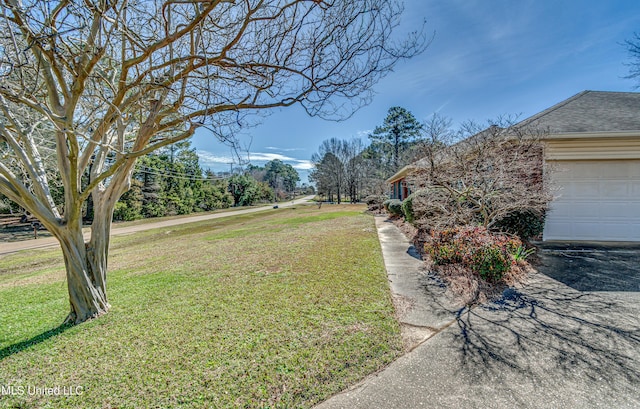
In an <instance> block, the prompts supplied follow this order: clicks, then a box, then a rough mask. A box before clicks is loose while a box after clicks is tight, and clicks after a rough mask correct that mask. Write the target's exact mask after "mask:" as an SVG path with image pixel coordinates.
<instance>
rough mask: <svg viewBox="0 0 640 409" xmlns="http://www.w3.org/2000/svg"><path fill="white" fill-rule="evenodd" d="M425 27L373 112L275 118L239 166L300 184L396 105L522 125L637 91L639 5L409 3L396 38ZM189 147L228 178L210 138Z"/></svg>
mask: <svg viewBox="0 0 640 409" xmlns="http://www.w3.org/2000/svg"><path fill="white" fill-rule="evenodd" d="M423 20H426V30H427V31H428V32H431V33H433V32H435V37H434V40H433V42H432V44H431V45H430V46H429V48H428V49H427V50H426V51H425V52H424V53H423V54H421V55H419V56H417V57H414V58H413V59H411V60H408V61H401V62H400V63H399V64H398V65H397V66H396V69H395V70H394V72H393V73H391V74H390V75H388V76H387V77H386V78H385V79H383V80H382V81H381V82H379V83H378V84H377V85H376V86H375V88H374V89H375V91H376V96H375V98H374V100H373V102H372V103H371V104H370V105H368V106H365V107H363V108H361V109H360V110H359V111H358V112H357V113H356V114H355V115H353V116H352V117H351V118H350V119H348V120H346V121H343V122H333V121H326V120H322V119H319V118H311V117H309V116H308V115H306V114H305V113H304V111H303V110H302V109H300V108H298V107H291V108H287V109H283V110H276V111H273V112H272V113H271V114H270V115H269V116H267V117H266V118H261V119H260V123H259V124H258V125H256V126H254V127H252V128H248V129H247V130H246V131H244V132H243V133H242V134H240V135H239V138H240V141H241V143H242V145H243V148H244V153H241V154H242V156H243V158H245V159H246V158H247V157H249V158H250V159H251V162H252V163H254V164H257V165H263V164H264V163H265V162H266V161H268V160H271V159H281V160H283V161H284V162H286V163H289V164H291V165H292V166H294V167H295V168H296V169H298V171H299V173H300V175H301V177H302V179H303V181H306V177H307V175H308V171H309V169H310V168H311V164H310V161H309V160H310V159H311V155H312V154H313V153H314V152H316V151H317V149H318V146H319V145H320V143H321V142H322V141H323V140H325V139H329V138H332V137H337V138H340V139H349V138H357V137H359V138H362V139H363V141H365V142H367V135H368V134H369V132H370V131H371V130H373V129H374V128H375V127H376V126H377V125H380V124H381V123H382V121H383V119H384V117H385V116H386V113H387V110H388V109H389V108H390V107H392V106H402V107H404V108H406V109H408V110H409V111H411V112H412V113H413V114H414V116H415V117H416V118H418V119H419V120H425V119H427V118H428V117H429V116H430V115H432V114H433V113H434V112H438V113H440V114H442V115H444V116H447V117H450V118H452V119H453V121H454V124H457V123H460V122H463V121H466V120H474V121H476V122H481V123H482V122H485V121H487V120H490V119H492V118H496V117H498V116H500V115H520V117H521V118H526V117H528V116H531V115H533V114H535V113H537V112H540V111H542V110H543V109H545V108H548V107H550V106H552V105H554V104H556V103H558V102H560V101H562V100H564V99H566V98H569V97H570V96H572V95H574V94H577V93H578V92H581V91H584V90H587V89H588V90H597V91H634V85H635V83H634V82H633V81H631V80H628V79H625V78H624V76H625V75H627V73H628V68H627V67H625V65H624V63H627V62H629V56H628V53H627V50H626V49H625V47H624V46H623V45H622V43H623V42H624V40H625V39H629V38H631V37H632V36H633V33H634V32H640V1H638V0H630V1H622V0H607V1H602V0H600V1H586V0H583V1H580V0H535V1H528V0H446V1H443V0H440V1H431V0H406V1H405V13H404V15H403V20H402V23H401V26H400V27H399V30H400V32H402V31H411V30H413V29H415V28H416V27H419V26H420V25H421V23H422V21H423ZM192 142H193V145H194V146H195V147H196V149H197V151H198V154H199V156H200V160H201V164H202V166H203V167H204V168H210V169H212V170H214V171H223V170H229V168H230V165H229V163H230V162H232V161H233V160H234V155H233V154H232V152H231V150H230V149H229V148H228V147H226V146H224V145H221V144H220V143H218V142H216V141H215V138H214V137H213V135H211V134H210V133H208V131H206V130H199V131H198V132H197V133H196V135H195V136H194V138H193V141H192Z"/></svg>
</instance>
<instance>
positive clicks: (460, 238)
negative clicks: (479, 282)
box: [425, 226, 522, 282]
mask: <svg viewBox="0 0 640 409" xmlns="http://www.w3.org/2000/svg"><path fill="white" fill-rule="evenodd" d="M520 247H522V242H521V241H520V240H519V239H517V238H514V237H509V236H506V235H504V234H496V233H491V232H489V231H488V230H487V229H486V228H484V227H477V226H463V227H456V228H452V229H444V230H438V231H435V232H434V233H433V234H432V237H431V240H430V241H428V242H427V243H426V244H425V252H426V253H427V254H429V256H430V257H431V259H432V260H433V262H434V263H435V264H438V265H447V264H459V265H461V266H463V267H466V268H468V269H470V270H471V271H473V272H474V273H475V274H477V275H479V276H480V277H482V278H483V279H484V280H486V281H490V282H498V281H500V280H501V279H502V277H503V276H504V274H505V273H506V272H507V271H509V269H510V268H511V266H512V265H513V264H515V262H516V261H515V259H514V257H513V254H515V253H516V252H517V250H518V248H520Z"/></svg>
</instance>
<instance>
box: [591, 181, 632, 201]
mask: <svg viewBox="0 0 640 409" xmlns="http://www.w3.org/2000/svg"><path fill="white" fill-rule="evenodd" d="M598 190H599V191H600V193H601V194H602V197H599V198H598V199H599V200H607V199H608V198H610V197H615V198H623V197H628V196H629V182H620V181H611V180H607V181H601V182H600V186H599V189H598Z"/></svg>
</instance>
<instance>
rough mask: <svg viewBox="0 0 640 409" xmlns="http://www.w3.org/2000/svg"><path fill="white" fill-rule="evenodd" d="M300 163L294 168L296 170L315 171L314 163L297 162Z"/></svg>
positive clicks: (307, 161)
mask: <svg viewBox="0 0 640 409" xmlns="http://www.w3.org/2000/svg"><path fill="white" fill-rule="evenodd" d="M297 162H298V163H296V164H295V165H291V166H293V167H294V168H295V169H299V170H309V169H313V163H312V162H311V161H310V160H297Z"/></svg>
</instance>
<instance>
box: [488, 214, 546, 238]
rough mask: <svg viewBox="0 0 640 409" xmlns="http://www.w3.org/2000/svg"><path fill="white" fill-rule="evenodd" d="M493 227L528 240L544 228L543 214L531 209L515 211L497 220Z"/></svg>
mask: <svg viewBox="0 0 640 409" xmlns="http://www.w3.org/2000/svg"><path fill="white" fill-rule="evenodd" d="M493 228H494V229H495V230H499V231H503V232H506V233H511V234H515V235H517V236H518V237H520V238H521V239H522V240H525V241H528V240H530V239H532V238H533V237H536V236H539V235H540V234H542V231H543V230H544V214H541V213H539V212H534V211H531V210H521V211H515V212H512V213H510V214H509V215H507V216H505V217H503V218H502V219H500V220H498V221H497V222H496V223H495V224H494V226H493Z"/></svg>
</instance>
